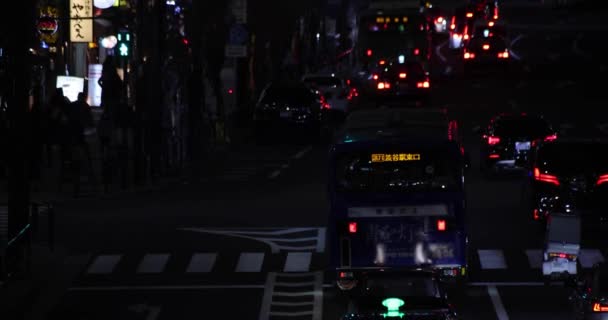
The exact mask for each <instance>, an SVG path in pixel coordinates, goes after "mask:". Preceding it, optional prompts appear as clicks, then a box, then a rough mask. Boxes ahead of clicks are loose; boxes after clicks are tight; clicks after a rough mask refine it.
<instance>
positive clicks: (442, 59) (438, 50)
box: [435, 41, 448, 63]
mask: <svg viewBox="0 0 608 320" xmlns="http://www.w3.org/2000/svg"><path fill="white" fill-rule="evenodd" d="M446 44H448V41H444V42H442V43H441V44H439V45H437V46H436V47H435V54H436V55H437V56H438V57H439V59H441V61H442V62H443V63H447V62H448V59H446V58H445V56H444V55H443V54H441V48H443V47H444V46H445V45H446Z"/></svg>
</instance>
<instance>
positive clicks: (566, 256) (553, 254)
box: [549, 252, 576, 261]
mask: <svg viewBox="0 0 608 320" xmlns="http://www.w3.org/2000/svg"><path fill="white" fill-rule="evenodd" d="M549 258H561V259H568V260H570V261H574V260H576V255H575V254H569V253H564V252H551V253H549Z"/></svg>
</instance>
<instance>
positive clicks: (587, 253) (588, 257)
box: [578, 249, 604, 268]
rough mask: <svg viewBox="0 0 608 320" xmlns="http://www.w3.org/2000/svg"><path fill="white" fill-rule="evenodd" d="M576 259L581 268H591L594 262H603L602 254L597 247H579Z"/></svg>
mask: <svg viewBox="0 0 608 320" xmlns="http://www.w3.org/2000/svg"><path fill="white" fill-rule="evenodd" d="M578 260H579V262H580V263H581V266H582V267H583V268H592V267H593V265H594V264H596V263H599V262H603V261H604V256H603V255H602V253H601V252H600V250H598V249H581V253H580V254H579V256H578Z"/></svg>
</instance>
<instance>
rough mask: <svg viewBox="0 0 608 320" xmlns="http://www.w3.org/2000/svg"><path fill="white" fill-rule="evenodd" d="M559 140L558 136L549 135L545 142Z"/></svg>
mask: <svg viewBox="0 0 608 320" xmlns="http://www.w3.org/2000/svg"><path fill="white" fill-rule="evenodd" d="M555 140H557V134H555V133H554V134H552V135H548V136H546V137H545V141H555Z"/></svg>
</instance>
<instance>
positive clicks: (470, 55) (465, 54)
mask: <svg viewBox="0 0 608 320" xmlns="http://www.w3.org/2000/svg"><path fill="white" fill-rule="evenodd" d="M464 58H465V59H474V58H475V54H474V53H470V52H465V53H464Z"/></svg>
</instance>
